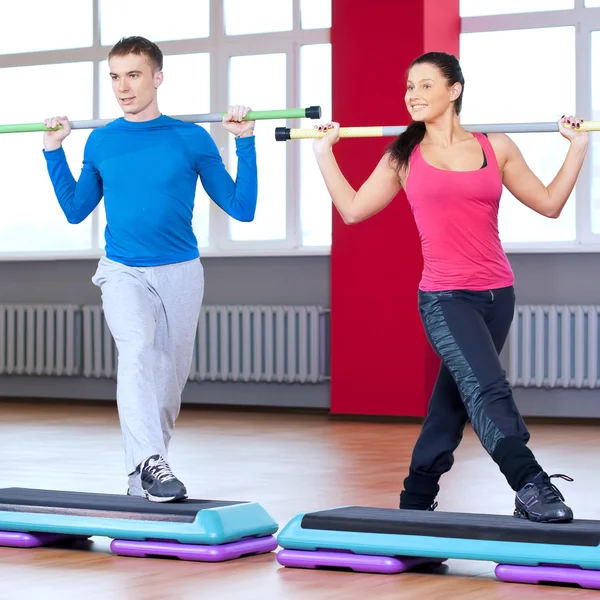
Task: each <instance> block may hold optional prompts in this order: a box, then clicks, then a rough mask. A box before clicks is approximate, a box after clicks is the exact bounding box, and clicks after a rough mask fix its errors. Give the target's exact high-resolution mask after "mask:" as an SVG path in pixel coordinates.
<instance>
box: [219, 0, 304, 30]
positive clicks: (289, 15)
mask: <svg viewBox="0 0 600 600" xmlns="http://www.w3.org/2000/svg"><path fill="white" fill-rule="evenodd" d="M223 10H224V15H225V33H226V35H245V34H249V33H268V32H269V31H291V30H292V28H293V23H294V12H293V3H292V0H253V1H252V2H251V3H250V2H249V0H223Z"/></svg>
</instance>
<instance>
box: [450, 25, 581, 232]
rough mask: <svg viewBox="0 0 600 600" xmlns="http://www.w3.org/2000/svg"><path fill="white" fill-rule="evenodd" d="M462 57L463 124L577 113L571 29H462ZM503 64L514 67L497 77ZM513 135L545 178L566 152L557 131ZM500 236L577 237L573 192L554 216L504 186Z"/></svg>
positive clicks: (550, 176) (551, 174) (551, 118)
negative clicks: (523, 202)
mask: <svg viewBox="0 0 600 600" xmlns="http://www.w3.org/2000/svg"><path fill="white" fill-rule="evenodd" d="M522 46H525V47H526V48H527V52H526V53H523V52H522V50H521V47H522ZM460 55H461V65H462V69H463V74H464V77H465V97H464V104H463V110H462V115H461V121H462V122H463V123H466V124H485V123H534V122H539V121H558V119H559V118H560V117H561V116H562V115H563V114H574V112H573V111H574V110H575V31H574V28H573V27H549V28H542V29H532V30H518V31H512V30H511V31H495V32H486V33H469V34H463V35H461V47H460ZM506 65H511V70H510V78H508V79H507V78H506V77H499V76H498V74H499V73H503V72H505V70H506ZM556 72H560V73H561V74H562V75H561V77H562V79H561V85H556V79H555V75H554V73H556ZM511 137H512V138H513V139H514V140H515V142H516V143H517V144H518V145H519V148H520V149H521V151H522V153H523V155H524V156H525V159H526V160H527V162H528V164H529V166H530V167H531V168H532V170H533V171H534V173H535V174H536V175H537V176H538V177H539V178H540V179H541V180H542V181H544V182H545V183H550V181H551V180H552V179H553V177H554V176H555V175H556V173H557V171H558V169H559V168H560V166H561V164H562V161H563V160H564V157H565V154H566V150H567V147H566V141H565V140H564V139H563V138H562V137H561V135H560V134H559V133H558V132H557V133H546V134H536V133H525V134H518V135H511ZM500 234H501V237H502V240H503V241H505V242H531V241H559V240H571V239H575V212H574V195H573V198H571V199H570V200H569V202H568V203H567V206H566V208H565V210H564V211H563V213H562V215H561V217H560V218H559V219H558V220H552V219H547V218H544V217H542V216H540V215H537V214H536V213H534V212H533V211H531V210H530V209H527V208H526V207H525V206H523V205H521V203H519V202H518V201H516V200H514V198H512V196H511V195H510V194H509V193H508V191H506V190H505V192H504V196H503V200H502V203H501V209H500Z"/></svg>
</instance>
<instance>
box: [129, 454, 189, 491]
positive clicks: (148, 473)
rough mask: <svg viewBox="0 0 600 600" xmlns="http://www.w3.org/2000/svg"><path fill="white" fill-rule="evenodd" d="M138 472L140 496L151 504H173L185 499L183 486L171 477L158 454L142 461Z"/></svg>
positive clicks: (171, 474)
mask: <svg viewBox="0 0 600 600" xmlns="http://www.w3.org/2000/svg"><path fill="white" fill-rule="evenodd" d="M139 470H140V473H141V479H142V494H143V495H144V497H145V498H148V500H150V501H151V502H173V501H174V500H183V499H184V498H187V490H186V489H185V486H184V485H183V483H181V481H179V479H177V477H175V475H173V473H172V471H171V468H170V467H169V465H168V464H167V461H166V460H165V459H164V458H163V457H162V456H160V455H159V454H154V455H153V456H150V457H149V458H147V459H146V460H145V461H143V462H142V463H141V464H140V466H139Z"/></svg>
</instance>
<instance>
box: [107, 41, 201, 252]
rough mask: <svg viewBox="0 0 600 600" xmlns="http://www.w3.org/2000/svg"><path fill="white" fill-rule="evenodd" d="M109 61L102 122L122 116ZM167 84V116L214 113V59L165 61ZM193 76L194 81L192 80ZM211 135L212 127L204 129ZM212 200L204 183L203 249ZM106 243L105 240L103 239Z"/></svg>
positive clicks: (163, 93) (163, 103) (197, 212)
mask: <svg viewBox="0 0 600 600" xmlns="http://www.w3.org/2000/svg"><path fill="white" fill-rule="evenodd" d="M108 72H109V71H108V61H103V62H102V63H100V118H101V119H113V118H117V117H121V116H122V112H121V110H120V108H119V106H118V104H117V102H116V99H115V97H114V94H113V91H112V86H111V79H110V77H109V75H108ZM163 72H164V81H163V84H162V85H161V86H160V88H159V92H158V106H159V108H160V110H161V112H163V113H164V114H166V115H171V116H177V115H189V114H197V113H200V114H203V113H208V112H210V55H209V54H208V53H201V54H177V55H167V56H165V58H164V66H163ZM190 73H193V77H190ZM203 126H204V127H205V128H206V130H207V131H209V133H210V124H208V123H207V124H206V125H203ZM209 211H210V198H209V197H208V195H207V194H206V192H205V191H204V188H203V187H202V184H201V183H200V179H198V185H197V187H196V202H195V208H194V231H195V232H196V237H197V238H198V244H199V246H201V247H206V246H208V235H209ZM100 215H101V216H100V223H99V225H100V232H101V236H103V235H104V228H105V227H106V220H105V214H104V209H103V210H102V211H101V213H100ZM101 239H103V238H101Z"/></svg>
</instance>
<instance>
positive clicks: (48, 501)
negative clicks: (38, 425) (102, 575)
mask: <svg viewBox="0 0 600 600" xmlns="http://www.w3.org/2000/svg"><path fill="white" fill-rule="evenodd" d="M277 530H278V524H277V523H276V522H275V521H274V520H273V519H272V518H271V516H270V515H269V514H268V513H267V511H266V510H265V509H264V508H263V507H262V506H261V505H260V504H258V503H256V502H234V501H217V500H184V501H181V502H168V503H155V502H149V501H148V500H146V499H144V498H139V497H134V496H126V495H122V496H121V495H116V494H95V493H85V492H66V491H56V490H37V489H26V488H6V489H0V531H19V532H45V533H58V534H66V535H83V536H105V537H111V538H114V539H122V540H152V539H154V540H169V541H177V542H180V543H184V544H206V545H217V544H226V543H229V542H236V541H238V540H241V539H244V538H250V537H263V536H268V535H273V534H275V533H276V532H277Z"/></svg>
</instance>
